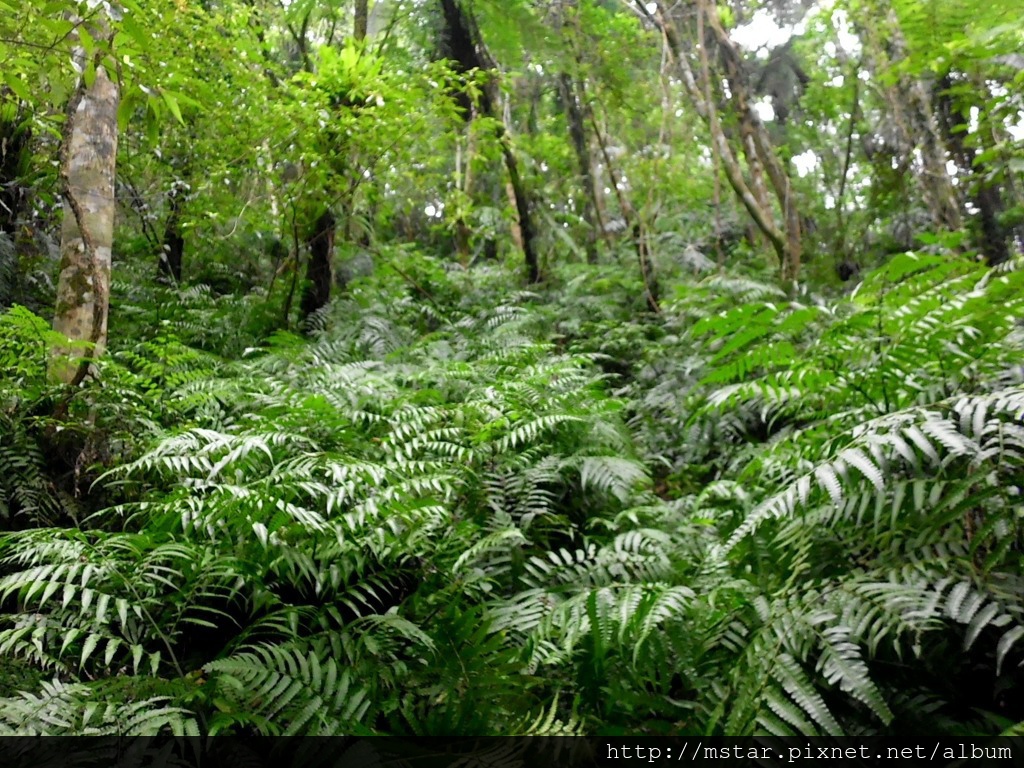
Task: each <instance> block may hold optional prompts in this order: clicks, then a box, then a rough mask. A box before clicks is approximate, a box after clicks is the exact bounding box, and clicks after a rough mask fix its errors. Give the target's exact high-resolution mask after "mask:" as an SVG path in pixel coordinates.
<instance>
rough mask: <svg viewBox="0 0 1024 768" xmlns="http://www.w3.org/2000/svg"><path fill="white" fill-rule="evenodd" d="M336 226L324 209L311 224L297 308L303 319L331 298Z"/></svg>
mask: <svg viewBox="0 0 1024 768" xmlns="http://www.w3.org/2000/svg"><path fill="white" fill-rule="evenodd" d="M336 226H337V221H335V218H334V215H333V214H332V213H331V212H330V211H324V212H323V213H322V214H320V217H319V218H318V219H317V220H316V223H315V224H314V225H313V233H312V234H311V235H310V237H309V241H308V242H309V263H308V264H307V266H306V281H307V282H306V286H305V289H304V290H303V293H302V301H301V302H300V304H299V310H300V311H301V312H302V317H303V319H306V318H308V317H309V316H310V315H311V314H313V313H314V312H316V311H317V310H319V309H321V308H322V307H324V306H326V305H327V302H328V301H330V299H331V283H332V282H333V280H334V269H333V264H332V262H333V259H332V257H333V255H334V230H335V227H336Z"/></svg>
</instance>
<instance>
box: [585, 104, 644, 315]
mask: <svg viewBox="0 0 1024 768" xmlns="http://www.w3.org/2000/svg"><path fill="white" fill-rule="evenodd" d="M589 116H590V123H591V126H592V127H593V129H594V138H595V139H597V146H598V147H600V149H601V155H602V156H603V157H604V166H605V168H606V169H607V170H608V179H609V183H610V184H611V187H612V189H613V190H615V197H616V198H617V199H618V201H619V210H621V211H622V217H623V218H624V219H625V220H626V226H627V227H628V228H629V232H630V235H631V236H632V238H633V247H634V249H635V250H636V258H637V263H638V265H639V267H640V279H641V280H642V281H643V285H644V302H645V303H646V304H647V308H648V309H649V310H651V312H654V313H655V314H658V313H659V312H661V305H660V304H659V293H660V289H659V286H658V278H657V275H656V274H655V272H654V265H653V264H652V263H651V254H650V249H649V248H648V245H647V233H646V231H645V228H644V225H643V221H642V220H641V218H640V216H639V214H637V212H636V209H635V208H634V207H633V204H632V203H631V202H630V201H629V198H628V197H626V193H625V192H623V191H622V188H621V187H620V186H619V180H618V178H617V177H616V174H615V166H614V165H613V164H612V158H611V154H610V153H609V152H608V145H607V143H606V142H605V140H604V134H602V133H601V130H600V128H599V127H598V125H597V120H596V118H595V117H594V113H593V111H590V112H589Z"/></svg>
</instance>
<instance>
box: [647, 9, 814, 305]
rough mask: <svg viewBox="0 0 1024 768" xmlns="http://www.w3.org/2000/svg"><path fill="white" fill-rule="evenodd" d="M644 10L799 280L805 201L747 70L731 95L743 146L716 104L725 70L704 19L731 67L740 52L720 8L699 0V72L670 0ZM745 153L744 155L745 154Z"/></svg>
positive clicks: (749, 202) (787, 276)
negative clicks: (719, 68)
mask: <svg viewBox="0 0 1024 768" xmlns="http://www.w3.org/2000/svg"><path fill="white" fill-rule="evenodd" d="M636 6H637V9H638V11H639V12H640V13H641V14H642V15H644V16H645V17H646V18H648V19H649V20H650V21H651V23H652V24H654V25H655V26H656V27H657V28H658V29H659V30H660V31H661V32H662V34H663V35H664V38H665V45H666V46H667V48H668V51H669V53H670V54H671V55H672V58H673V59H674V60H675V63H676V66H677V69H678V71H679V74H680V76H681V80H682V83H683V87H684V88H685V90H686V92H687V95H688V96H689V97H690V100H691V101H692V102H693V104H694V106H695V108H696V110H697V114H698V115H700V117H701V119H703V120H704V122H705V123H706V124H707V126H708V130H709V131H710V133H711V140H712V141H713V142H714V150H715V151H716V152H717V156H718V159H719V160H720V161H721V164H722V169H723V170H724V171H725V177H726V179H727V180H728V182H729V185H730V186H731V187H732V188H733V191H734V192H735V193H736V196H737V197H738V198H739V200H740V202H741V203H742V204H743V207H744V208H746V210H747V212H748V213H749V214H750V217H751V218H752V219H753V220H754V223H755V224H756V225H757V227H758V229H759V230H760V231H761V232H762V233H763V234H764V235H765V237H767V238H768V241H769V242H770V243H771V245H772V248H773V249H774V250H775V253H776V255H777V257H778V259H779V274H780V277H781V279H782V282H783V283H785V284H787V285H792V283H793V282H794V281H795V280H796V279H797V277H798V274H799V270H800V255H801V237H800V214H799V205H798V204H797V201H796V200H795V199H794V194H793V190H792V185H791V183H790V179H789V176H788V174H787V173H786V171H785V168H784V167H783V166H782V164H781V162H780V161H779V159H778V157H777V155H776V154H775V148H774V147H773V145H772V142H771V139H770V137H769V136H768V132H767V130H766V128H765V126H764V124H763V123H762V122H761V120H760V118H758V117H757V114H756V113H755V112H754V110H753V109H752V107H751V105H750V100H749V96H748V93H749V88H748V85H747V83H746V82H745V80H744V79H743V76H742V69H741V68H739V67H738V66H734V67H733V68H732V69H733V71H732V72H729V73H727V74H728V76H729V81H730V82H729V90H730V100H731V101H732V103H733V106H734V108H735V111H736V116H737V119H738V120H739V124H740V137H739V138H740V141H739V148H738V150H737V149H735V148H734V147H733V145H732V143H730V140H729V136H728V135H727V134H726V131H725V129H724V127H723V125H722V122H721V120H720V119H719V117H718V110H717V108H716V106H715V95H714V94H713V93H712V89H713V85H712V84H713V83H716V82H720V79H721V78H720V75H719V73H717V72H713V71H712V69H711V65H710V63H709V57H708V55H707V48H706V46H707V40H706V36H705V34H704V23H705V21H707V22H708V26H710V28H711V32H712V36H713V37H714V38H715V47H716V49H717V51H718V53H719V54H720V58H722V59H724V61H725V62H726V65H727V67H728V66H729V63H730V62H733V64H734V65H735V64H736V62H738V61H739V54H738V52H737V51H736V47H735V45H734V44H733V43H732V41H731V40H730V39H729V36H728V34H727V33H726V32H725V30H724V29H723V28H722V26H721V23H720V22H719V20H718V18H717V15H716V14H717V10H716V9H715V7H714V6H713V5H711V4H710V3H707V2H704V1H703V0H699V1H698V3H697V8H696V15H697V35H696V42H695V43H694V45H696V46H698V48H699V63H700V69H699V75H700V80H699V81H698V79H697V75H695V74H694V69H693V68H692V67H691V66H690V61H689V58H688V56H689V53H690V52H689V51H687V50H686V48H685V47H684V45H683V42H682V39H681V37H680V35H679V32H678V30H677V27H676V25H675V23H674V22H673V21H672V19H671V18H670V14H669V11H668V10H667V9H666V8H665V4H664V2H662V0H659V1H658V2H657V3H656V5H655V10H654V12H653V13H652V12H651V11H649V10H648V9H647V4H646V3H643V2H641V1H640V0H636ZM740 153H742V155H741V154H740ZM741 156H742V158H743V159H744V160H746V165H747V172H746V173H744V169H743V166H742V164H741V163H740V158H741ZM766 172H767V175H768V178H769V180H770V182H771V185H772V191H773V192H774V194H775V198H776V202H777V203H778V205H779V208H780V210H781V211H782V221H781V222H780V221H779V220H778V218H777V216H776V212H775V210H774V209H773V207H772V204H771V200H770V198H769V194H768V190H767V187H766V185H765V183H764V175H765V173H766Z"/></svg>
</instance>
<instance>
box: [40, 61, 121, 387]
mask: <svg viewBox="0 0 1024 768" xmlns="http://www.w3.org/2000/svg"><path fill="white" fill-rule="evenodd" d="M119 102H120V90H119V88H118V85H117V83H115V82H113V81H112V80H110V78H109V77H107V73H106V70H104V68H103V67H102V66H98V67H96V78H95V80H94V81H93V83H92V85H91V86H89V87H88V88H87V87H86V86H85V83H84V82H83V83H81V84H80V85H79V87H78V90H77V91H76V92H75V95H74V96H73V97H72V100H71V103H70V104H69V105H68V117H67V122H66V123H65V125H64V143H63V145H62V151H61V155H62V157H61V164H60V174H61V181H62V186H63V190H62V192H63V197H64V221H63V225H62V229H61V242H60V277H59V278H58V283H57V306H56V309H55V312H54V318H53V327H54V330H56V331H59V332H60V333H62V334H64V335H65V336H67V337H68V338H69V339H70V340H71V341H72V342H75V344H74V345H73V346H72V348H71V349H67V350H57V352H58V355H59V357H57V358H55V359H54V361H53V364H52V365H51V368H50V375H51V376H52V377H53V378H54V379H55V380H57V381H62V382H64V383H67V384H71V385H73V386H76V385H78V384H80V383H81V382H82V380H83V379H84V378H85V377H86V375H87V374H88V373H89V370H90V367H91V366H90V361H91V360H93V359H95V358H96V357H98V356H99V355H100V354H101V353H102V352H103V349H104V348H105V346H106V343H107V312H108V307H109V298H110V264H111V250H112V246H113V239H114V217H115V213H116V208H115V201H114V180H115V162H116V159H117V138H118V137H117V108H118V104H119ZM69 357H70V358H71V359H72V360H78V361H79V362H77V363H73V362H72V363H69V362H68V358H69Z"/></svg>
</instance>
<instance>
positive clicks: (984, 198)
mask: <svg viewBox="0 0 1024 768" xmlns="http://www.w3.org/2000/svg"><path fill="white" fill-rule="evenodd" d="M952 87H953V81H952V78H951V77H950V76H949V75H948V74H947V75H946V76H945V77H944V78H943V79H942V80H941V81H940V83H939V91H938V98H937V99H936V106H937V108H938V113H939V115H938V116H939V122H940V125H941V128H942V132H943V134H944V137H945V140H946V146H947V147H948V148H949V152H950V154H951V155H952V156H953V159H954V161H955V162H956V164H957V165H958V166H959V168H960V172H961V173H962V174H963V178H964V179H965V180H968V183H967V184H965V185H963V186H965V187H967V188H968V189H972V190H973V192H972V194H971V197H972V198H973V201H974V205H975V206H976V207H977V209H978V216H979V218H980V219H981V242H980V243H979V245H980V246H981V247H980V249H979V250H981V251H982V253H983V254H984V255H985V260H986V261H987V262H988V264H989V265H990V266H995V265H997V264H1002V263H1003V262H1005V261H1007V260H1008V259H1009V258H1010V249H1009V247H1008V245H1007V242H1006V241H1007V233H1006V229H1005V228H1004V227H1003V226H1002V224H1001V223H1000V221H999V215H1000V214H1001V213H1002V210H1003V201H1002V195H1001V194H1000V192H999V187H998V186H997V185H996V184H994V183H993V182H992V181H990V180H989V179H988V176H989V169H988V165H987V164H986V163H984V162H982V161H980V160H978V159H977V158H975V156H974V151H973V150H972V149H971V148H969V147H968V146H967V144H966V142H965V141H964V136H965V135H966V134H965V132H964V130H963V128H966V125H964V123H965V117H964V115H963V112H962V111H961V110H960V109H958V105H957V103H956V101H955V100H954V97H953V94H952V93H951V89H952ZM975 87H976V88H985V85H984V83H977V84H976V85H975ZM984 135H985V133H984V131H979V132H978V134H977V136H978V137H979V138H980V139H981V140H982V141H984V138H983V137H984Z"/></svg>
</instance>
